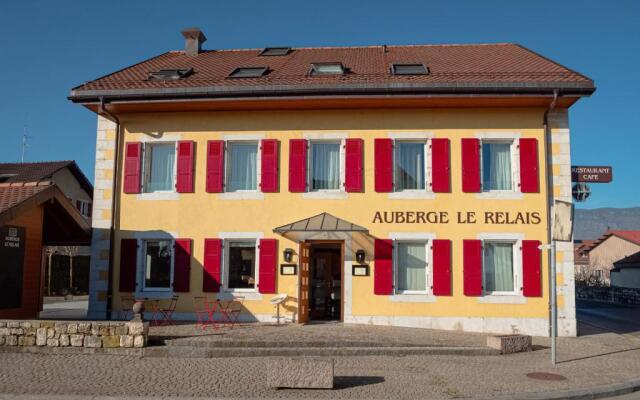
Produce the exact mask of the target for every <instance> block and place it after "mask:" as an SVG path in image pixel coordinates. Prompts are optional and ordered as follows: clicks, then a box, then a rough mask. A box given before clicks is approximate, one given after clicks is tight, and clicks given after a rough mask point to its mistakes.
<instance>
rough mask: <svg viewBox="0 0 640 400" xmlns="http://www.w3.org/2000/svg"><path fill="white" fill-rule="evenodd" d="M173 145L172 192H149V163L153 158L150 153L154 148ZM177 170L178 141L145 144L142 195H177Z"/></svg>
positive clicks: (143, 144)
mask: <svg viewBox="0 0 640 400" xmlns="http://www.w3.org/2000/svg"><path fill="white" fill-rule="evenodd" d="M170 144H173V152H174V156H173V177H172V181H173V185H172V186H171V189H170V190H154V191H152V192H151V191H147V181H148V179H149V173H150V165H149V163H150V162H151V157H150V152H151V147H153V146H163V145H164V146H166V145H170ZM177 169H178V142H177V141H173V140H171V141H153V142H143V143H142V167H141V171H140V172H141V174H142V180H141V186H142V187H141V194H142V195H147V196H148V195H153V194H164V193H177V191H176V176H177Z"/></svg>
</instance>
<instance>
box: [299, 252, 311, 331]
mask: <svg viewBox="0 0 640 400" xmlns="http://www.w3.org/2000/svg"><path fill="white" fill-rule="evenodd" d="M310 253H311V246H310V245H309V243H306V242H300V253H299V254H300V294H299V295H298V322H299V323H301V324H304V323H306V322H308V321H309V283H310V279H309V277H310V274H309V271H310V265H309V261H310V259H311V257H310V256H311V254H310Z"/></svg>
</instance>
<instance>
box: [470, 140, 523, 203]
mask: <svg viewBox="0 0 640 400" xmlns="http://www.w3.org/2000/svg"><path fill="white" fill-rule="evenodd" d="M485 144H508V145H509V158H510V161H511V189H508V190H496V189H491V190H485V188H484V145H485ZM517 150H518V141H517V140H516V139H481V140H480V185H481V190H482V193H497V194H501V193H519V192H520V174H519V172H520V171H519V168H517V167H516V164H518V162H519V160H518V157H516V153H517Z"/></svg>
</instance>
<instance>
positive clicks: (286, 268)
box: [280, 264, 298, 275]
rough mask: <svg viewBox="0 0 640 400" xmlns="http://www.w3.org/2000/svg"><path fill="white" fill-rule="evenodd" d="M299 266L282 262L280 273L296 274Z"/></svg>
mask: <svg viewBox="0 0 640 400" xmlns="http://www.w3.org/2000/svg"><path fill="white" fill-rule="evenodd" d="M297 267H298V265H296V264H280V275H295V274H296V273H297V272H296V271H297Z"/></svg>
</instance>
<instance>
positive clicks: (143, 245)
mask: <svg viewBox="0 0 640 400" xmlns="http://www.w3.org/2000/svg"><path fill="white" fill-rule="evenodd" d="M161 241H162V242H170V246H171V270H170V271H169V287H168V288H162V287H147V285H146V280H147V279H146V273H147V260H146V255H147V244H148V243H149V242H161ZM138 244H139V249H140V251H139V255H138V259H139V262H138V265H140V267H141V268H140V273H139V274H138V277H139V279H140V284H139V288H140V292H141V293H149V292H155V293H157V292H162V293H173V273H174V267H175V255H176V241H175V240H174V239H172V238H145V239H140V240H139V242H138Z"/></svg>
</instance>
